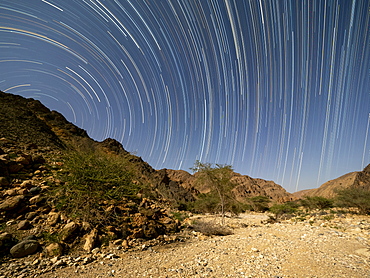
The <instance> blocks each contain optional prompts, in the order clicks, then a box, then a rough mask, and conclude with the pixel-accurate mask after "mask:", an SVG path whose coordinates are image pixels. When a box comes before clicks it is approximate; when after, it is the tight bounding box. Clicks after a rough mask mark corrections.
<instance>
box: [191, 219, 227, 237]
mask: <svg viewBox="0 0 370 278" xmlns="http://www.w3.org/2000/svg"><path fill="white" fill-rule="evenodd" d="M191 228H192V229H193V230H194V231H196V232H200V233H202V234H204V235H206V236H211V235H215V236H227V235H232V234H233V231H232V230H231V229H230V228H228V227H226V226H225V225H221V224H218V223H214V222H211V221H205V220H196V221H194V223H193V224H192V226H191Z"/></svg>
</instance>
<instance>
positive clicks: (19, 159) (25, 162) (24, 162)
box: [15, 156, 30, 165]
mask: <svg viewBox="0 0 370 278" xmlns="http://www.w3.org/2000/svg"><path fill="white" fill-rule="evenodd" d="M15 162H18V163H20V164H22V165H28V164H30V161H29V160H28V159H27V158H26V157H24V156H19V157H17V158H16V159H15Z"/></svg>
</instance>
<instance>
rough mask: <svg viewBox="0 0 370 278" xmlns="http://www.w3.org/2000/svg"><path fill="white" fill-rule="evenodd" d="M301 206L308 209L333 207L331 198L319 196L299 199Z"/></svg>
mask: <svg viewBox="0 0 370 278" xmlns="http://www.w3.org/2000/svg"><path fill="white" fill-rule="evenodd" d="M300 203H301V205H302V206H303V207H306V208H308V209H320V210H321V209H327V208H332V207H333V200H330V199H327V198H324V197H321V196H313V197H310V196H307V197H305V198H304V199H302V200H300Z"/></svg>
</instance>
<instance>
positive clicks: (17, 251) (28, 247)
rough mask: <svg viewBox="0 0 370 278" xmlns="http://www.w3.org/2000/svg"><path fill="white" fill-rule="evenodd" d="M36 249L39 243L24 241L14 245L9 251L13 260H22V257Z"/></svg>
mask: <svg viewBox="0 0 370 278" xmlns="http://www.w3.org/2000/svg"><path fill="white" fill-rule="evenodd" d="M38 248H39V243H38V242H37V241H36V240H24V241H21V242H20V243H18V244H16V245H14V246H13V247H12V248H11V249H10V254H11V255H12V256H13V257H14V258H22V257H25V256H28V255H30V254H33V253H35V252H36V251H37V249H38Z"/></svg>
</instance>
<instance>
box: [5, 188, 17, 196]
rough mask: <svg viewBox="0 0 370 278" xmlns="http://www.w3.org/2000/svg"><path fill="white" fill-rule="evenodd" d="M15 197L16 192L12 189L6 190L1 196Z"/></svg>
mask: <svg viewBox="0 0 370 278" xmlns="http://www.w3.org/2000/svg"><path fill="white" fill-rule="evenodd" d="M15 195H17V190H15V189H13V188H12V189H8V190H6V191H5V192H4V195H3V196H15Z"/></svg>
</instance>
